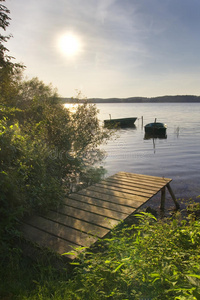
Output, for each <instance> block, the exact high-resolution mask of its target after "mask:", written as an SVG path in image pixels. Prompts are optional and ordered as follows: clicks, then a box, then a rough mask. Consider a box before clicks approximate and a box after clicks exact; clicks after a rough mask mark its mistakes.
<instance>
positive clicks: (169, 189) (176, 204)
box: [167, 183, 180, 209]
mask: <svg viewBox="0 0 200 300" xmlns="http://www.w3.org/2000/svg"><path fill="white" fill-rule="evenodd" d="M167 189H168V191H169V193H170V195H171V197H172V199H173V201H174V203H175V206H176V209H179V208H180V205H179V204H178V202H177V200H176V197H175V195H174V193H173V191H172V188H171V186H170V185H169V183H168V184H167Z"/></svg>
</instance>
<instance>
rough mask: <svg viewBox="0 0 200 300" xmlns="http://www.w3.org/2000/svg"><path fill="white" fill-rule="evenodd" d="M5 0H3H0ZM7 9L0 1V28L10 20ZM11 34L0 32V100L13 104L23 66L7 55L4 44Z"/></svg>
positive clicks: (5, 26)
mask: <svg viewBox="0 0 200 300" xmlns="http://www.w3.org/2000/svg"><path fill="white" fill-rule="evenodd" d="M0 2H5V0H0ZM9 13H10V11H9V9H8V8H7V7H6V6H5V5H3V4H1V3H0V28H1V29H3V30H4V31H6V29H7V27H8V26H9V24H10V23H9V21H10V20H11V19H10V17H9V16H8V15H9ZM11 37H12V35H2V34H1V33H0V102H1V103H3V104H14V103H15V102H16V97H17V94H18V87H17V83H18V80H19V78H20V77H21V72H22V70H23V69H24V66H23V65H22V64H19V63H13V62H12V59H13V57H12V56H9V55H7V52H9V50H8V49H7V48H6V47H5V46H4V43H6V42H7V41H8V40H9V39H10V38H11Z"/></svg>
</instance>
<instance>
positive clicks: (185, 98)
mask: <svg viewBox="0 0 200 300" xmlns="http://www.w3.org/2000/svg"><path fill="white" fill-rule="evenodd" d="M86 100H87V102H88V103H200V96H194V95H176V96H161V97H151V98H148V97H129V98H106V99H104V98H88V99H77V98H60V101H61V102H62V103H77V102H78V103H85V102H86Z"/></svg>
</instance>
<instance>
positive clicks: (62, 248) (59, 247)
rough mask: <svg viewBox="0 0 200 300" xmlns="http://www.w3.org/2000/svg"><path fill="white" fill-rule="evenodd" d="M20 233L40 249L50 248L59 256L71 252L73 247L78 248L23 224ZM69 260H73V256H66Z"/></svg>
mask: <svg viewBox="0 0 200 300" xmlns="http://www.w3.org/2000/svg"><path fill="white" fill-rule="evenodd" d="M21 231H22V233H23V236H24V237H25V238H26V239H27V240H28V241H31V242H33V243H36V244H38V245H39V246H40V247H46V248H50V249H51V250H54V251H55V252H57V253H59V254H63V253H65V252H71V251H72V250H73V247H78V246H77V245H75V244H73V243H69V242H67V241H65V240H63V239H61V238H59V237H56V236H54V235H51V234H49V233H47V232H44V231H42V230H40V229H38V228H35V227H33V226H31V225H29V224H24V226H22V228H21ZM68 257H69V258H71V259H74V258H75V255H68Z"/></svg>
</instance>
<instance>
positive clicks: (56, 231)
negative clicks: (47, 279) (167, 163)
mask: <svg viewBox="0 0 200 300" xmlns="http://www.w3.org/2000/svg"><path fill="white" fill-rule="evenodd" d="M170 182H171V179H169V178H162V177H155V176H147V175H140V174H132V173H125V172H119V173H117V174H115V175H113V176H110V177H108V178H107V179H105V180H102V181H101V182H99V183H97V184H95V185H92V186H90V187H88V188H86V189H83V190H81V191H79V192H77V193H72V194H70V195H68V197H66V198H65V200H64V203H63V205H62V206H60V207H59V208H58V209H57V210H56V211H55V210H50V211H49V212H48V213H47V214H46V215H43V216H33V217H31V218H29V219H27V220H25V221H24V223H23V225H22V228H21V230H22V233H23V235H24V237H25V238H26V239H27V240H30V241H32V242H34V243H37V244H38V245H40V246H45V247H48V248H50V249H51V250H53V251H55V252H57V253H59V254H63V253H65V252H69V251H70V252H71V251H72V250H73V249H72V248H77V247H79V246H80V247H90V246H91V245H92V244H94V243H95V242H96V241H97V240H98V239H99V238H103V237H105V235H106V234H108V233H109V231H110V230H111V229H112V228H113V227H115V226H116V225H118V224H119V223H120V222H121V221H122V220H126V219H127V218H128V217H129V216H130V215H131V214H133V213H134V212H135V210H136V209H137V208H138V207H140V206H141V205H142V204H144V203H145V202H147V201H148V200H149V199H151V198H152V197H153V196H154V195H156V194H157V193H158V192H159V191H161V200H162V201H161V207H162V208H164V201H165V199H164V196H165V187H167V188H168V190H169V192H170V194H171V195H172V198H173V200H174V202H175V204H176V207H177V208H178V204H177V202H176V199H175V196H174V194H173V192H172V190H171V188H170V186H169V183H170ZM68 257H69V258H72V259H73V258H74V257H75V256H74V255H68Z"/></svg>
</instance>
